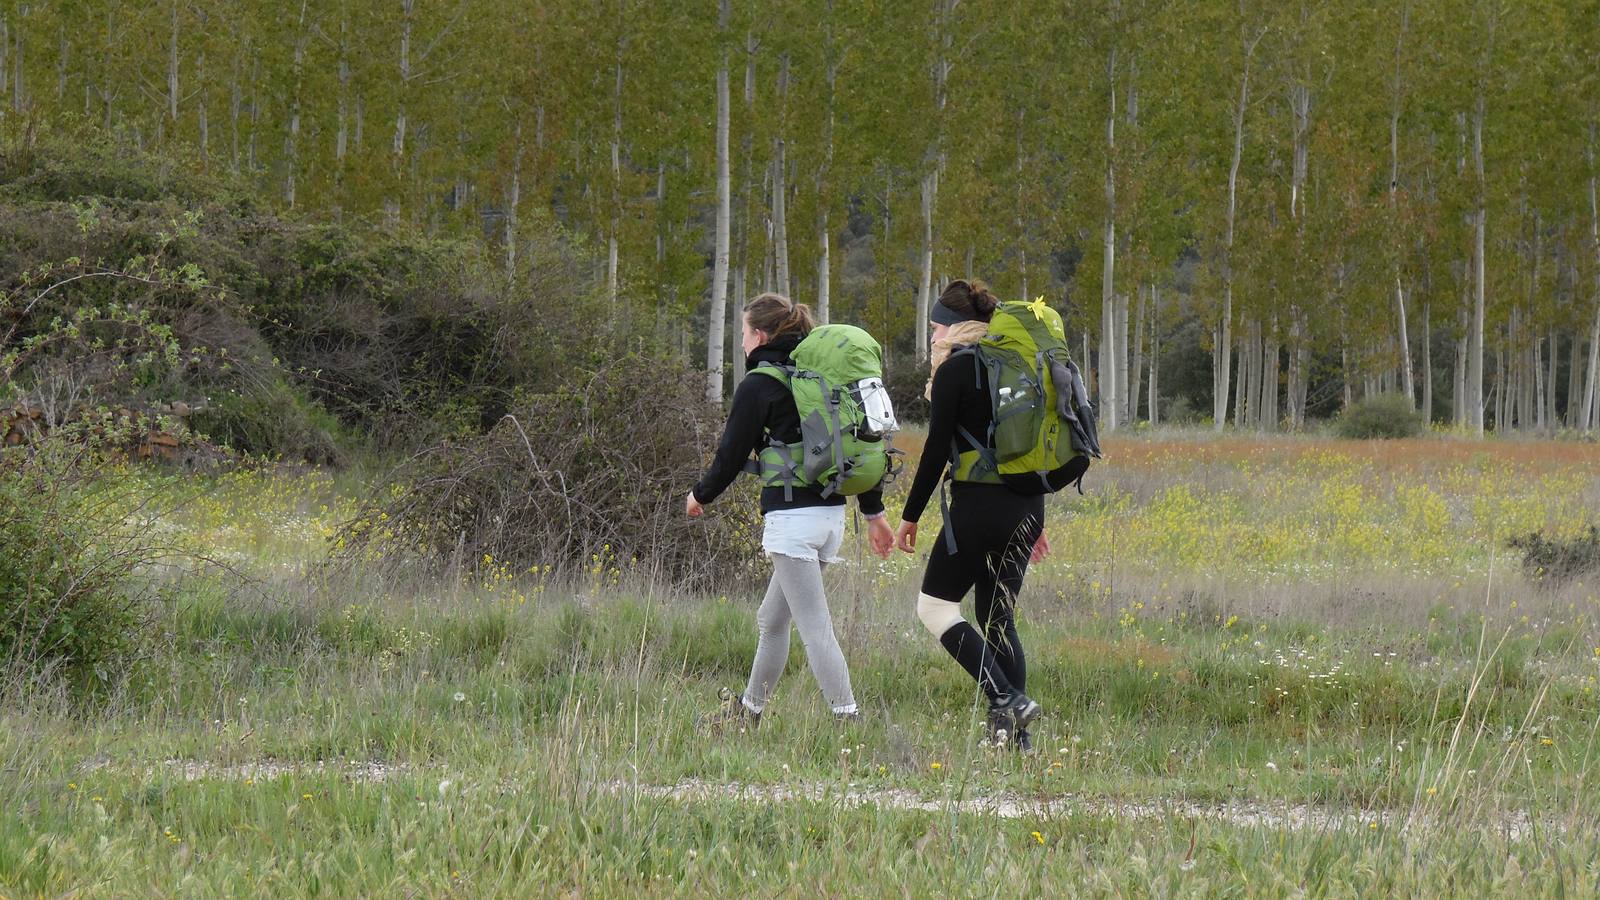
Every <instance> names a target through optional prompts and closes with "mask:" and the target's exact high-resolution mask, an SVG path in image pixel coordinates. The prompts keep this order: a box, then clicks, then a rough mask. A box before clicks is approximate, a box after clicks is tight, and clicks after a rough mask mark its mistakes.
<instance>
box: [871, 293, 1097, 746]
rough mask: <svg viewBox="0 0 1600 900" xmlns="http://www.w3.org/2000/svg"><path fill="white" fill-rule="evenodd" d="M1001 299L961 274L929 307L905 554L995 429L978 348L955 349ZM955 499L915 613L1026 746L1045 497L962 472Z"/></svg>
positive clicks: (996, 719) (999, 724)
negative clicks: (1025, 586)
mask: <svg viewBox="0 0 1600 900" xmlns="http://www.w3.org/2000/svg"><path fill="white" fill-rule="evenodd" d="M997 306H999V301H998V300H996V299H995V297H994V295H993V294H991V293H989V289H988V288H987V287H985V286H984V284H983V282H981V281H972V282H968V281H964V280H961V281H952V282H950V285H949V287H947V288H945V289H944V292H943V293H941V294H940V295H939V300H938V302H937V303H935V304H934V306H933V309H932V310H931V312H930V316H929V318H930V319H932V325H933V329H932V342H933V348H932V349H933V353H932V363H933V372H932V373H931V375H930V376H929V378H928V390H927V396H928V399H929V400H930V401H931V402H932V410H931V412H930V414H929V418H928V440H927V443H926V444H925V445H924V450H923V454H922V460H921V462H920V463H919V464H918V466H917V474H916V477H915V479H914V480H913V481H912V483H911V492H910V494H909V495H908V496H907V497H906V505H905V510H904V511H903V512H902V513H901V514H900V527H899V530H898V531H897V532H896V540H897V542H898V544H899V547H900V549H901V550H903V551H905V552H907V553H911V552H914V550H915V549H916V541H917V520H918V519H920V518H921V517H922V512H923V509H924V508H926V506H927V504H928V500H929V499H930V498H931V497H932V496H933V491H934V489H935V488H936V487H938V484H939V478H940V476H941V475H942V474H943V473H944V470H945V467H946V466H948V465H949V464H950V461H951V458H952V454H953V453H961V452H968V451H973V450H978V449H980V448H979V447H977V446H970V443H971V441H973V440H976V439H977V438H975V437H974V436H981V435H987V434H988V433H989V423H990V422H991V421H992V420H993V418H994V405H993V402H992V401H991V400H990V398H989V384H988V381H989V378H988V373H987V371H986V369H985V367H984V366H983V365H981V364H980V363H979V362H978V359H977V355H976V354H974V353H970V352H969V353H960V352H958V351H959V349H960V348H961V347H963V346H965V345H969V344H974V343H977V342H978V341H979V340H981V339H982V338H983V336H984V334H985V333H987V331H988V326H989V319H990V317H991V316H992V315H993V314H994V311H995V308H996V307H997ZM1064 483H1066V482H1063V484H1064ZM1059 486H1060V485H1057V487H1059ZM950 497H951V501H950V509H949V515H948V517H947V518H946V520H945V523H944V531H943V532H941V534H940V538H939V539H938V540H937V541H936V542H935V545H934V548H933V552H932V554H931V555H930V556H929V558H928V568H927V570H926V571H925V572H924V573H923V578H922V592H921V594H920V595H919V596H918V597H917V617H918V618H919V619H921V620H922V624H923V625H924V626H925V627H926V628H927V629H928V631H929V632H930V633H932V634H933V636H934V637H935V638H937V639H938V640H939V643H940V644H941V645H943V647H944V649H945V651H946V652H948V653H949V654H950V655H951V656H952V657H954V658H955V660H956V662H958V663H960V664H961V666H962V668H964V669H966V670H967V673H968V674H970V675H971V676H972V678H973V679H974V680H975V681H976V682H977V684H978V687H979V688H980V689H981V690H982V691H983V694H984V696H985V697H986V698H987V699H988V701H989V709H988V724H989V729H990V732H991V734H992V735H993V736H994V737H995V738H996V739H1000V740H1005V741H1007V742H1009V743H1011V744H1012V745H1014V746H1016V747H1017V748H1019V749H1023V750H1027V749H1030V739H1029V736H1028V725H1029V723H1031V722H1032V721H1033V720H1034V719H1035V718H1037V717H1038V715H1039V714H1040V712H1041V711H1042V710H1041V708H1040V706H1039V704H1038V703H1037V702H1035V701H1034V700H1032V699H1030V698H1029V697H1028V695H1027V694H1026V693H1024V690H1025V689H1026V687H1027V674H1028V670H1027V665H1026V660H1025V659H1024V656H1023V650H1022V641H1021V639H1020V638H1019V637H1018V636H1017V622H1016V599H1017V593H1018V592H1019V591H1020V590H1021V589H1022V579H1023V575H1024V574H1025V573H1026V572H1027V568H1028V563H1029V561H1030V560H1035V561H1036V560H1037V559H1039V558H1042V557H1043V555H1044V554H1045V553H1047V552H1048V551H1049V548H1050V545H1049V542H1048V541H1046V540H1045V538H1044V497H1043V495H1039V494H1035V495H1032V496H1025V495H1023V494H1018V493H1015V492H1013V491H1012V490H1011V488H1009V487H1007V486H1006V485H1004V484H1000V483H988V482H981V481H967V480H960V479H953V480H952V485H951V489H950ZM952 547H953V548H954V549H952ZM974 589H975V590H974ZM968 591H973V608H974V610H973V611H974V612H975V613H976V614H977V620H978V624H979V626H980V627H981V628H982V631H981V632H980V631H979V629H978V628H974V627H972V625H970V624H968V622H967V621H966V619H964V618H963V617H962V615H961V600H962V598H963V597H965V596H966V594H967V592H968Z"/></svg>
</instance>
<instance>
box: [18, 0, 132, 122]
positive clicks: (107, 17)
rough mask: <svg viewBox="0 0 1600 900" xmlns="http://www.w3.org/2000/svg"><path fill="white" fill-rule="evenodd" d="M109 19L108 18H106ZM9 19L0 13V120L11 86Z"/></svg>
mask: <svg viewBox="0 0 1600 900" xmlns="http://www.w3.org/2000/svg"><path fill="white" fill-rule="evenodd" d="M107 18H109V16H108V17H107ZM10 53H11V19H10V17H8V16H7V15H6V14H5V13H3V12H0V118H4V117H5V112H6V108H5V104H4V98H5V95H6V93H7V92H8V91H9V90H10V84H11V65H10Z"/></svg>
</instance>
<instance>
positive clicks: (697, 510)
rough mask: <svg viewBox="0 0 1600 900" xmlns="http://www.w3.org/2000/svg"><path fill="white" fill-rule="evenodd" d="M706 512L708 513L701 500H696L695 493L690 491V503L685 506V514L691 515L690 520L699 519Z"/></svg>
mask: <svg viewBox="0 0 1600 900" xmlns="http://www.w3.org/2000/svg"><path fill="white" fill-rule="evenodd" d="M705 511H706V508H705V506H704V505H703V504H701V502H700V501H699V500H696V499H695V498H694V491H690V492H689V502H688V504H687V505H685V507H684V512H686V513H688V514H689V518H691V519H698V518H700V514H701V513H703V512H705Z"/></svg>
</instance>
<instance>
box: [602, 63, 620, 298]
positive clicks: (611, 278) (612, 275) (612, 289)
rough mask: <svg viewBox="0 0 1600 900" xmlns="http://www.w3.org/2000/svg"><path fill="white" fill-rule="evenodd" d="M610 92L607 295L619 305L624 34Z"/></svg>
mask: <svg viewBox="0 0 1600 900" xmlns="http://www.w3.org/2000/svg"><path fill="white" fill-rule="evenodd" d="M614 85H615V86H614V88H613V90H612V95H611V228H610V233H609V236H608V238H607V240H606V299H607V301H608V302H609V303H610V305H611V308H612V309H613V310H615V309H617V308H618V301H619V298H620V296H621V286H620V285H619V284H618V280H617V263H618V255H619V251H618V245H619V243H620V240H621V238H620V236H619V235H618V232H619V231H620V230H621V229H622V38H621V37H620V36H619V37H618V38H617V59H616V78H615V80H614Z"/></svg>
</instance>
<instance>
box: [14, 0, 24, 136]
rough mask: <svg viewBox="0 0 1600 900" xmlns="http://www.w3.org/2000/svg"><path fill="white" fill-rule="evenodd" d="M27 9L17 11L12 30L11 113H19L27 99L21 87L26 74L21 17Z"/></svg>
mask: <svg viewBox="0 0 1600 900" xmlns="http://www.w3.org/2000/svg"><path fill="white" fill-rule="evenodd" d="M26 13H27V7H23V8H22V9H20V10H18V15H17V24H16V26H15V27H14V28H12V34H13V37H12V39H11V111H12V112H16V113H20V112H22V107H23V106H24V105H25V104H26V102H27V99H28V92H27V91H26V90H25V89H24V87H23V78H24V75H25V74H26V72H27V68H26V66H25V65H24V60H25V56H26V52H25V50H24V45H23V41H22V34H23V29H22V17H23V16H24V15H26Z"/></svg>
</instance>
